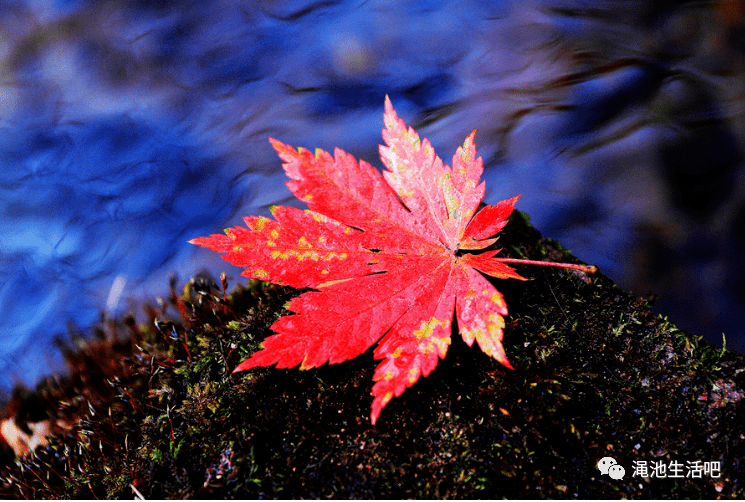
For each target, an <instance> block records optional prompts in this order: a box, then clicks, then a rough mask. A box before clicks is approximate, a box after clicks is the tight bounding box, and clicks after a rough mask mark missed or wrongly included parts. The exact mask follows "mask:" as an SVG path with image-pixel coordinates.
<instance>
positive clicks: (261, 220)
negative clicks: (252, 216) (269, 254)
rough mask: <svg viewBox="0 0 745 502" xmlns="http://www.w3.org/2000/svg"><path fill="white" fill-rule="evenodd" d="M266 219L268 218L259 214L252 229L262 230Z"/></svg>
mask: <svg viewBox="0 0 745 502" xmlns="http://www.w3.org/2000/svg"><path fill="white" fill-rule="evenodd" d="M268 221H269V218H267V217H266V216H259V217H258V218H256V222H255V223H254V228H253V230H264V227H265V226H266V223H267V222H268Z"/></svg>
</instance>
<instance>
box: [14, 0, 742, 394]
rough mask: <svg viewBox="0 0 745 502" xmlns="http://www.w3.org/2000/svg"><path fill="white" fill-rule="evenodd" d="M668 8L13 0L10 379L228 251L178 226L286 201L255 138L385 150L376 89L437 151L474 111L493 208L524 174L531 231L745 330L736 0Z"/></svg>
mask: <svg viewBox="0 0 745 502" xmlns="http://www.w3.org/2000/svg"><path fill="white" fill-rule="evenodd" d="M182 4H183V5H182ZM588 5H590V7H588ZM662 5H663V4H651V3H648V2H611V1H608V2H593V3H592V4H586V3H582V2H558V1H548V0H547V1H543V2H515V3H512V2H492V3H491V4H488V5H487V3H485V2H451V3H447V2H421V1H420V2H411V3H401V2H383V1H368V2H327V1H323V2H318V1H308V0H306V1H290V2H271V1H253V2H233V1H228V0H222V1H221V0H216V1H212V2H209V3H200V4H198V5H196V6H192V4H189V3H187V2H176V1H172V2H168V1H163V2H137V1H134V0H131V1H96V2H93V1H82V0H80V1H77V2H72V1H68V2H61V1H54V2H53V1H51V0H49V1H47V2H45V1H43V0H27V1H25V2H23V1H17V2H5V3H3V5H2V6H0V130H1V131H2V134H1V135H0V211H1V212H0V214H2V218H1V219H0V273H1V274H2V277H3V280H2V283H0V306H2V310H3V313H4V315H3V318H2V319H1V320H0V340H1V343H2V344H1V345H0V365H1V366H2V368H1V369H0V371H2V374H3V375H4V377H5V382H4V383H5V385H9V383H10V382H11V381H12V380H13V379H14V378H23V379H26V380H27V381H33V380H35V379H36V378H37V377H38V375H40V374H42V373H45V372H47V371H49V370H51V369H53V367H54V364H55V361H56V362H57V363H58V362H59V360H58V358H57V356H55V355H54V354H55V352H54V349H53V347H52V345H51V338H52V336H54V335H57V334H64V333H65V332H66V331H67V327H68V323H70V322H72V323H73V325H75V326H78V327H79V328H81V329H84V328H85V327H86V326H88V325H90V324H91V323H92V322H95V321H96V320H97V319H98V318H99V315H100V312H101V311H102V310H103V309H106V308H108V309H109V310H112V313H116V312H117V311H121V310H122V309H125V308H127V306H129V305H133V303H131V302H132V301H135V300H137V299H139V298H141V297H142V296H144V295H148V296H149V297H152V296H153V295H155V294H158V293H163V292H164V288H165V285H166V280H165V278H166V277H167V275H168V274H169V273H171V272H172V271H175V272H177V273H178V274H179V276H180V277H181V278H182V279H184V278H187V277H188V276H189V275H190V274H193V273H194V272H196V271H198V270H199V269H201V268H203V267H206V268H207V269H210V270H212V271H213V272H214V273H215V274H218V273H219V272H220V271H221V270H226V267H227V266H226V265H225V264H224V262H222V261H221V260H219V258H217V257H215V256H212V255H213V254H214V253H209V252H207V251H206V250H202V249H198V248H195V247H192V246H189V245H188V244H186V241H187V240H189V239H191V238H193V237H195V236H200V235H206V234H209V233H212V232H215V231H217V230H219V229H221V228H224V227H227V226H229V225H235V224H238V223H239V222H240V216H242V215H245V214H257V213H263V214H266V213H267V211H266V208H267V206H268V205H269V204H273V203H286V202H287V201H288V200H289V199H290V193H289V191H287V189H286V188H285V187H284V185H283V181H284V175H283V173H282V171H281V167H280V163H279V161H278V159H277V158H276V155H275V153H274V151H273V150H272V149H271V148H270V146H269V144H268V142H267V141H266V137H267V136H268V135H271V136H274V137H277V138H278V139H281V140H282V141H284V142H286V143H289V144H293V145H302V146H305V147H308V148H314V147H321V148H324V149H327V150H331V149H333V148H334V147H335V146H338V147H341V148H343V149H345V150H347V151H349V152H350V153H352V154H354V155H355V156H357V157H360V158H364V159H366V160H368V161H370V162H372V163H373V164H374V165H377V166H380V163H379V162H378V161H377V160H376V159H377V158H378V155H377V144H378V143H379V142H380V129H381V128H382V119H381V114H382V103H383V97H384V96H385V95H386V94H389V95H390V96H391V98H392V100H393V102H394V105H395V106H396V109H397V110H398V112H399V114H400V115H401V116H402V117H404V118H405V119H406V120H407V122H409V123H410V124H411V125H413V126H414V127H416V128H417V129H418V131H419V132H420V133H421V134H424V135H426V136H427V137H428V138H429V139H430V141H431V142H432V143H433V145H434V146H435V147H436V148H437V149H438V151H440V152H441V153H442V152H444V153H442V155H443V156H444V157H446V158H447V156H448V155H451V153H452V151H454V149H455V147H456V146H457V145H458V143H459V142H460V141H462V140H463V138H464V137H465V136H466V134H467V133H468V132H470V131H471V130H472V129H473V128H478V129H479V133H478V135H477V138H476V140H477V145H478V147H479V150H480V153H481V155H483V157H484V159H485V164H486V168H487V171H486V174H485V177H486V179H487V189H488V192H487V199H488V200H489V201H492V202H494V201H496V200H499V199H501V198H505V197H508V196H512V195H515V194H518V193H522V194H523V196H522V198H521V200H520V203H519V204H518V208H519V209H521V210H523V211H527V212H528V213H529V214H530V215H531V216H532V218H533V222H534V224H535V225H536V226H537V227H538V228H539V229H540V230H541V231H542V232H544V234H546V235H548V236H551V237H554V238H557V239H559V240H561V241H562V242H563V243H564V244H565V245H566V246H567V247H569V248H570V249H572V250H573V251H574V252H575V254H577V255H578V256H579V257H581V258H582V259H584V260H585V261H587V262H590V263H594V264H597V265H599V266H600V267H601V269H602V270H603V272H605V273H606V274H608V275H609V276H611V277H612V278H613V279H614V280H616V281H617V282H619V283H620V284H621V285H622V287H624V288H626V289H632V290H634V291H635V292H636V293H639V294H647V293H648V292H650V291H654V292H656V293H658V294H659V295H660V298H661V299H660V301H659V303H658V311H660V312H662V313H665V314H666V315H668V316H669V317H670V318H671V319H672V320H674V321H676V322H678V323H679V324H680V325H681V326H682V327H684V328H686V329H689V330H691V331H693V332H694V333H698V334H703V335H705V336H707V337H708V338H709V339H710V340H711V341H715V342H717V341H721V332H725V333H726V334H727V337H728V346H729V347H733V346H734V347H735V348H738V349H740V350H743V349H745V340H744V339H743V337H742V334H741V333H742V329H741V321H742V320H743V319H745V315H743V314H745V298H743V292H745V288H744V287H743V286H745V280H744V279H745V275H744V274H743V265H742V260H741V259H739V255H740V254H741V252H738V251H739V250H740V249H741V248H742V247H743V244H745V243H743V236H745V232H744V230H745V228H744V227H745V210H744V209H743V208H744V207H745V206H744V205H743V180H742V172H743V169H742V167H743V158H742V157H743V155H742V152H743V135H744V131H745V124H744V123H743V121H744V120H745V119H744V117H743V113H742V103H743V96H745V89H744V87H745V79H743V78H742V76H743V52H742V51H743V49H742V47H743V43H742V42H743V33H745V24H744V23H743V13H744V12H745V9H743V6H742V4H741V3H739V2H735V1H720V2H712V3H709V4H701V3H696V4H690V5H687V4H683V5H676V6H673V5H671V4H670V5H668V4H665V5H667V6H666V7H661V6H662ZM447 152H451V153H447ZM227 270H228V271H229V272H230V273H233V275H234V276H237V274H238V270H236V269H227ZM117 298H119V299H120V300H119V301H117Z"/></svg>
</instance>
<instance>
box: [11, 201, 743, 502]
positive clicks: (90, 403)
mask: <svg viewBox="0 0 745 502" xmlns="http://www.w3.org/2000/svg"><path fill="white" fill-rule="evenodd" d="M499 244H500V247H502V248H503V249H504V251H503V252H502V256H512V257H521V258H529V259H550V260H555V261H576V260H575V259H574V258H573V257H572V256H571V255H570V254H569V253H568V252H567V251H566V250H564V249H562V248H561V247H560V246H559V245H558V244H557V243H556V242H553V241H551V240H548V239H542V238H541V237H540V235H539V234H538V233H537V232H536V231H535V230H534V229H533V228H532V227H531V226H530V225H529V224H528V223H527V218H525V216H524V215H521V214H520V213H517V212H516V213H514V215H513V217H512V219H511V222H510V224H509V225H508V226H507V227H506V228H505V230H504V231H503V233H502V234H501V236H500V241H499ZM518 272H520V273H521V274H523V275H525V276H526V277H529V278H531V280H529V281H527V282H520V281H495V285H496V286H497V287H498V289H499V290H500V291H502V293H503V294H504V296H505V300H506V301H507V304H508V306H509V309H510V315H509V316H508V318H507V320H508V325H507V328H506V329H505V349H506V351H507V354H508V356H509V358H510V361H511V362H512V363H513V365H514V366H515V367H516V368H517V370H516V371H510V370H508V369H505V368H504V367H502V366H501V365H500V364H499V363H497V362H496V361H495V360H493V359H491V358H489V357H488V356H486V355H484V354H483V353H481V352H480V351H479V350H478V349H476V348H469V347H467V346H466V345H465V343H463V342H462V341H461V340H460V338H459V337H457V336H454V337H453V343H452V345H451V347H450V350H449V353H448V356H447V358H446V359H444V360H442V361H440V363H439V365H438V368H437V369H436V370H435V371H434V372H433V373H432V374H431V375H430V376H429V377H427V378H423V379H422V380H420V381H419V382H418V383H417V385H416V386H414V387H412V388H411V389H409V390H407V391H406V392H405V393H404V394H403V395H402V396H401V397H399V398H395V399H394V400H393V401H392V402H391V403H390V404H389V405H388V406H387V407H386V409H385V410H384V411H383V413H382V415H381V417H380V420H379V422H378V425H377V426H376V427H372V426H371V424H370V420H369V414H370V404H371V402H372V397H371V396H370V389H371V387H372V384H373V381H372V375H373V372H374V368H375V366H376V362H375V361H374V360H373V357H372V350H369V351H368V352H367V353H365V354H364V355H362V356H360V357H358V358H356V359H354V360H352V361H347V362H345V363H342V364H337V365H326V366H323V367H321V368H316V369H312V370H309V371H299V370H298V369H289V370H278V369H274V368H262V369H256V370H252V371H249V372H245V373H241V374H235V375H232V374H231V373H230V371H231V370H232V369H233V368H235V367H236V366H237V365H238V364H239V363H240V362H241V361H242V360H243V359H245V358H246V357H248V356H249V355H250V354H251V353H253V352H254V351H255V350H257V349H258V347H259V344H260V342H261V341H262V340H263V339H264V338H266V336H268V335H269V334H270V331H269V326H271V324H272V323H273V322H274V321H275V320H276V318H277V316H279V315H282V314H283V313H285V311H284V310H283V305H284V303H285V302H286V301H287V300H289V298H291V297H292V296H294V295H296V294H299V292H297V291H294V290H290V289H288V288H281V287H277V286H272V285H267V284H263V283H258V282H255V281H250V282H249V283H248V286H247V287H243V286H240V285H238V286H236V288H235V289H234V290H233V291H232V292H231V293H230V295H226V294H225V289H226V288H227V285H226V281H225V280H224V279H223V280H222V281H221V284H216V283H214V282H213V281H212V280H211V279H210V278H209V277H206V276H200V277H197V278H195V279H193V280H192V281H191V282H190V283H189V284H187V285H186V286H185V288H184V290H183V293H182V294H178V293H177V292H176V291H175V289H174V290H173V294H172V297H171V299H170V302H168V303H165V302H164V303H163V305H162V306H161V307H159V308H155V307H152V306H150V307H147V308H146V312H147V314H148V317H149V320H150V321H149V322H148V323H145V324H142V325H136V324H135V323H134V321H133V320H132V319H125V320H123V321H121V322H109V323H107V324H105V325H103V327H102V328H101V329H99V331H98V336H97V337H94V340H93V341H90V342H87V343H86V344H83V345H82V347H80V348H78V349H76V350H72V349H70V350H68V351H67V357H68V361H69V362H70V375H69V376H68V377H66V378H56V379H49V380H47V381H46V382H45V383H43V384H42V385H41V386H40V387H39V388H38V389H37V391H36V392H35V393H33V396H34V398H33V399H36V400H37V402H38V401H39V396H41V397H42V399H41V403H40V404H37V407H43V408H44V413H45V414H46V416H48V417H49V418H51V419H56V420H67V421H77V424H76V425H74V426H73V427H72V428H69V429H66V430H61V431H60V433H59V434H57V435H55V436H52V437H51V438H50V443H49V445H47V446H46V447H43V448H38V449H37V450H36V452H35V453H34V454H33V455H31V456H27V457H25V458H23V459H16V460H15V461H14V462H10V463H9V465H7V466H5V467H4V468H3V469H2V473H1V474H0V479H3V480H4V484H3V486H2V489H1V491H0V495H2V496H3V497H13V498H18V497H27V498H68V497H69V498H91V497H98V498H113V497H116V498H128V497H131V496H133V489H132V486H134V487H135V488H136V489H137V490H138V491H139V492H140V493H141V494H142V495H144V496H145V497H147V498H204V497H209V498H278V497H281V498H327V497H333V498H499V497H506V498H617V497H626V498H716V497H725V498H742V497H743V496H745V488H744V486H743V479H742V473H741V472H742V470H743V464H742V462H743V458H744V454H745V430H744V426H743V424H745V404H744V403H745V399H743V397H745V392H744V391H743V389H745V382H744V381H743V379H745V375H744V374H743V371H744V370H743V368H744V367H745V365H744V364H743V356H742V355H738V354H735V353H733V352H731V351H724V350H716V349H715V348H714V347H712V346H711V345H708V344H706V343H705V342H704V341H703V340H702V339H701V338H699V337H694V336H692V335H690V334H688V333H685V332H683V331H680V330H678V329H677V328H676V327H675V325H674V324H672V323H670V322H668V321H667V320H666V319H664V318H661V317H659V316H656V315H654V314H652V313H651V312H650V305H649V303H648V302H647V301H645V300H643V299H639V298H636V297H634V296H632V295H629V294H626V293H624V292H622V291H621V290H620V289H619V288H618V287H617V286H615V285H614V284H613V283H612V282H611V281H610V280H609V279H608V278H607V277H604V276H603V275H602V274H600V273H598V274H593V275H587V274H583V273H581V272H575V271H566V270H558V269H543V268H535V267H533V268H531V267H519V268H518ZM173 286H174V288H175V284H174V285H173ZM169 315H171V316H175V317H170V318H169V317H168V316H169ZM28 399H31V397H28ZM606 456H611V457H613V458H614V459H615V460H616V461H617V462H618V463H619V464H620V465H622V466H624V468H625V469H626V475H625V476H624V478H623V479H620V480H615V479H611V478H610V477H609V476H607V475H601V473H600V471H599V470H598V469H597V466H596V465H597V462H598V461H599V460H600V459H601V458H603V457H606ZM642 461H645V462H648V463H649V464H651V462H664V463H665V464H666V465H669V464H670V463H671V462H677V463H681V464H683V465H685V464H686V462H687V461H691V462H695V461H701V462H719V465H720V467H721V476H720V477H718V478H715V477H712V476H711V475H710V474H709V473H707V474H705V475H703V476H702V477H700V478H694V477H683V478H672V477H667V478H665V479H662V478H659V477H641V476H633V475H632V471H633V469H632V465H634V462H642Z"/></svg>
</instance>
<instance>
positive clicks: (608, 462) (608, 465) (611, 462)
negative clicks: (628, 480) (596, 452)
mask: <svg viewBox="0 0 745 502" xmlns="http://www.w3.org/2000/svg"><path fill="white" fill-rule="evenodd" d="M598 469H600V473H601V474H604V475H605V474H607V475H608V476H610V477H611V478H613V479H622V478H623V475H624V474H626V469H624V468H623V467H621V466H620V465H618V462H616V459H615V458H613V457H603V458H601V459H600V461H599V462H598Z"/></svg>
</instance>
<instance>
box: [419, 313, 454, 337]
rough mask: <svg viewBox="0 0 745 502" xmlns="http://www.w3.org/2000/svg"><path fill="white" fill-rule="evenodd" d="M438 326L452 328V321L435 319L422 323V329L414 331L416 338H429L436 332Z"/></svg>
mask: <svg viewBox="0 0 745 502" xmlns="http://www.w3.org/2000/svg"><path fill="white" fill-rule="evenodd" d="M437 326H442V327H443V328H447V327H448V326H450V321H449V320H444V321H440V320H438V319H436V318H434V317H433V318H432V319H430V320H429V321H422V324H421V325H420V328H419V329H418V330H416V331H414V336H416V339H417V340H421V339H422V338H429V337H430V336H432V334H433V333H434V332H435V329H437Z"/></svg>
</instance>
